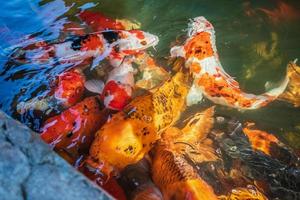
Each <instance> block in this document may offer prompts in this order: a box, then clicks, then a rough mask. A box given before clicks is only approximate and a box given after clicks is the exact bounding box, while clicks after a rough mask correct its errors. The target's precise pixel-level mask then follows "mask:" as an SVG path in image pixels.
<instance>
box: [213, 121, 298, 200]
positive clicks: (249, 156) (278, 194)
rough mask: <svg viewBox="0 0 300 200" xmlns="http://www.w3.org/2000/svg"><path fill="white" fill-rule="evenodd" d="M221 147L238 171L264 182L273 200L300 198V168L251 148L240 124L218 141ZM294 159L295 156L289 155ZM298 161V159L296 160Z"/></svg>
mask: <svg viewBox="0 0 300 200" xmlns="http://www.w3.org/2000/svg"><path fill="white" fill-rule="evenodd" d="M215 142H216V143H215V144H216V145H217V147H219V148H220V149H221V151H222V154H224V155H223V156H224V159H225V158H226V159H227V161H228V162H230V163H237V162H238V163H240V167H239V170H240V171H241V172H242V173H243V174H244V175H245V176H246V177H249V178H251V179H252V180H255V182H265V188H266V189H264V192H265V193H266V192H267V193H266V194H267V195H268V197H270V198H271V199H276V198H278V199H299V198H300V187H299V185H300V168H299V167H297V165H294V164H293V163H292V162H289V163H286V162H285V161H282V160H277V159H274V158H272V157H270V156H269V155H266V154H264V153H263V152H261V151H256V150H255V149H252V146H251V143H249V141H248V138H247V136H246V135H245V134H244V133H243V132H242V126H241V124H240V123H238V124H237V125H236V127H235V128H234V130H233V131H232V132H229V133H227V132H225V133H223V134H222V136H221V137H218V138H216V140H215ZM290 157H293V156H290ZM293 159H294V161H296V162H297V159H298V160H299V158H297V157H294V158H293Z"/></svg>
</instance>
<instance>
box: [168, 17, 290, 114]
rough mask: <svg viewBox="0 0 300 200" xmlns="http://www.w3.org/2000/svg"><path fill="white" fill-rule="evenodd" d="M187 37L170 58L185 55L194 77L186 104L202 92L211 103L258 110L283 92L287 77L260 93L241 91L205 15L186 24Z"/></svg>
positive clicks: (174, 49) (287, 80)
mask: <svg viewBox="0 0 300 200" xmlns="http://www.w3.org/2000/svg"><path fill="white" fill-rule="evenodd" d="M188 37H189V38H188V39H187V40H186V41H185V43H184V45H183V46H175V47H173V48H172V49H171V56H172V57H183V58H185V65H186V67H187V68H189V70H190V72H191V73H192V74H193V76H194V84H193V86H192V87H191V89H190V91H189V94H188V97H187V104H188V105H193V104H195V103H198V102H199V101H201V99H202V96H203V95H204V96H205V97H206V98H208V99H209V100H211V101H213V102H214V103H217V104H221V105H225V106H229V107H233V108H237V109H240V110H246V109H257V108H261V107H263V106H266V105H267V104H268V103H270V102H272V101H274V100H275V99H276V98H277V97H278V96H279V95H280V94H281V93H283V92H284V90H285V88H286V86H287V84H288V82H289V78H288V77H287V76H286V77H285V79H284V81H283V82H282V83H281V84H280V86H279V87H277V88H274V89H272V90H270V91H268V92H266V93H264V94H262V95H253V94H248V93H244V92H243V91H242V90H241V89H240V87H239V83H238V82H237V81H235V80H234V79H233V78H232V77H231V76H230V75H228V74H227V73H226V72H225V70H224V69H223V67H222V65H221V63H220V61H219V56H218V52H217V48H216V40H215V31H214V27H213V26H212V24H211V23H210V22H209V21H207V20H206V19H205V18H204V17H197V18H194V19H193V20H192V21H191V22H190V23H189V30H188Z"/></svg>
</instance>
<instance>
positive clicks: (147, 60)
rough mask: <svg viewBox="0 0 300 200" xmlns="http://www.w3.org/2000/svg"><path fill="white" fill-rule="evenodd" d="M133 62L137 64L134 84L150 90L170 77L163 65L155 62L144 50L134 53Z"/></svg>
mask: <svg viewBox="0 0 300 200" xmlns="http://www.w3.org/2000/svg"><path fill="white" fill-rule="evenodd" d="M133 62H134V63H135V64H137V65H138V74H137V75H136V76H137V80H136V82H135V86H136V87H139V88H142V89H146V90H150V89H153V88H155V87H157V86H158V85H161V84H162V83H163V82H164V81H166V80H168V79H169V78H170V74H169V73H168V72H167V71H166V70H165V69H164V67H163V66H160V65H158V64H157V62H156V61H155V60H154V58H153V57H151V56H150V55H149V54H147V53H146V52H141V53H140V54H137V55H135V57H134V60H133Z"/></svg>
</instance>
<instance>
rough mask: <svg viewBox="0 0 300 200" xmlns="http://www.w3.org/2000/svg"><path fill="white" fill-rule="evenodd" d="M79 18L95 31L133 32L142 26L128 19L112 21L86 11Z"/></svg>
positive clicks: (99, 14) (102, 15) (98, 13)
mask: <svg viewBox="0 0 300 200" xmlns="http://www.w3.org/2000/svg"><path fill="white" fill-rule="evenodd" d="M79 18H80V19H81V20H82V21H84V22H85V23H86V24H87V25H88V26H89V27H90V28H91V29H92V30H93V31H103V30H131V29H139V28H140V26H141V25H140V24H139V23H135V22H131V21H129V20H127V19H112V18H110V17H108V16H105V15H104V14H102V13H100V12H92V11H88V10H84V11H82V12H81V13H80V14H79Z"/></svg>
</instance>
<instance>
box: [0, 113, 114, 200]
mask: <svg viewBox="0 0 300 200" xmlns="http://www.w3.org/2000/svg"><path fill="white" fill-rule="evenodd" d="M22 199H29V200H41V199H43V200H52V199H53V200H58V199H64V200H69V199H70V200H85V199H86V200H90V199H93V200H103V199H112V198H111V197H110V196H109V195H108V194H107V193H106V192H104V191H103V190H101V189H100V188H99V187H98V186H96V185H95V184H94V183H92V182H91V181H89V180H88V179H87V178H86V177H84V176H83V175H82V174H80V173H79V172H77V171H76V170H75V169H74V168H73V167H72V166H70V165H69V164H68V163H67V162H66V161H64V160H63V159H62V158H61V157H59V156H58V155H57V154H56V153H55V152H53V151H52V150H51V149H50V148H49V146H48V145H47V144H45V143H44V142H43V141H42V140H41V139H40V137H39V136H38V135H37V134H36V133H33V132H32V131H30V130H29V129H28V128H27V127H25V126H23V125H22V124H20V123H19V122H16V121H15V120H12V119H11V118H9V117H7V116H6V115H5V114H4V113H3V112H1V111H0V200H22Z"/></svg>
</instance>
